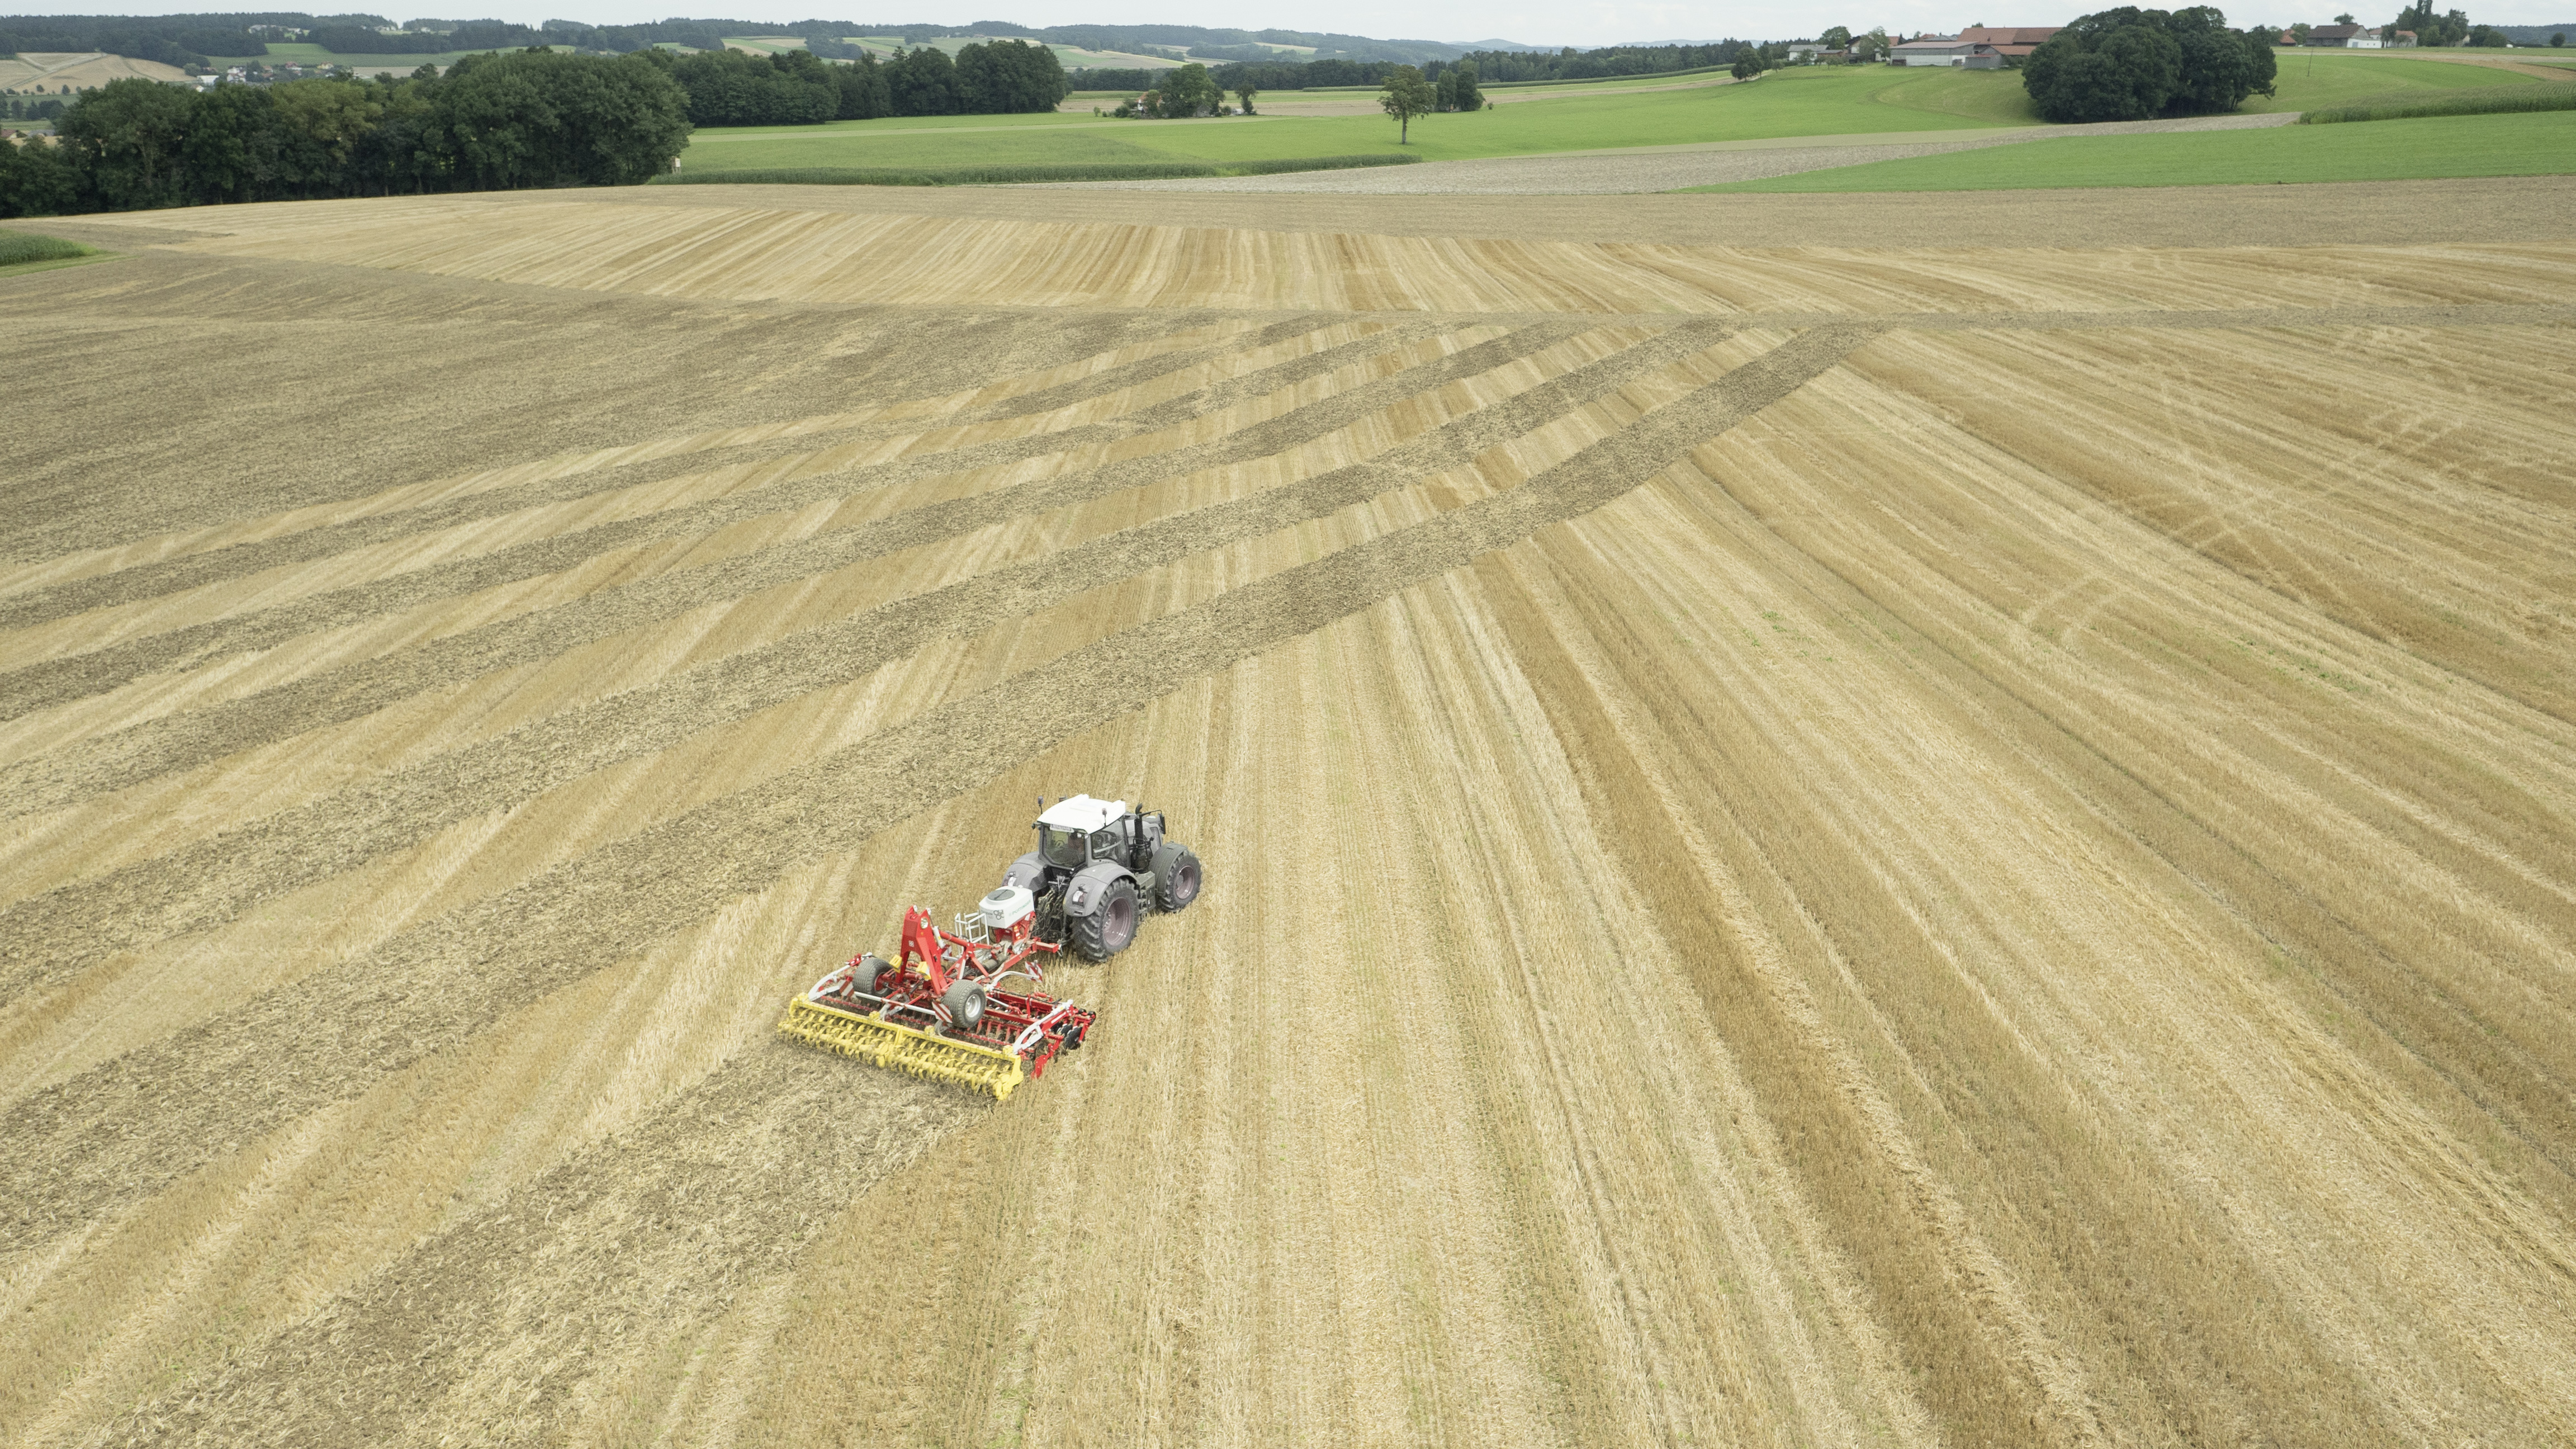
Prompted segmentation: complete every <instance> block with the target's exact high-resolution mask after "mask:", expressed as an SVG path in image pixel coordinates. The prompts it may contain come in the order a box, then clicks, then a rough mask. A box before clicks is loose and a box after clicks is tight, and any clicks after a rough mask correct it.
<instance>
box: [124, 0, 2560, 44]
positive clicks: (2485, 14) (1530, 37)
mask: <svg viewBox="0 0 2576 1449" xmlns="http://www.w3.org/2000/svg"><path fill="white" fill-rule="evenodd" d="M2107 3H2111V0H2082V3H2081V4H2080V6H2077V7H2069V6H2056V7H2052V6H2050V5H2049V4H2048V3H2047V0H1996V3H1989V0H1865V3H1864V0H1852V3H1851V4H1849V5H1848V6H1846V5H1845V3H1844V0H1821V3H1819V0H1802V3H1788V0H1777V3H1764V0H1753V3H1745V4H1728V5H1711V4H1698V5H1692V4H1659V3H1654V0H1584V3H1577V4H1571V5H1543V4H1533V3H1529V0H1493V3H1482V0H1394V3H1385V0H1371V3H1361V0H1291V3H1286V4H1279V5H1276V7H1275V8H1273V7H1271V6H1266V5H1265V6H1252V7H1244V8H1241V9H1237V8H1234V7H1231V6H1229V7H1225V8H1223V9H1220V10H1214V11H1212V10H1211V9H1210V8H1209V7H1208V6H1207V5H1206V4H1205V3H1204V0H1036V3H1023V4H1011V3H1006V0H692V3H691V4H689V5H688V6H686V7H681V6H677V5H674V6H672V7H670V11H672V12H678V11H681V10H683V9H685V12H686V13H689V14H694V15H723V16H726V17H728V18H732V19H741V20H772V21H779V22H786V21H791V20H802V19H805V18H807V17H809V16H823V17H827V18H835V19H837V18H847V19H850V20H853V21H857V22H860V23H863V24H889V25H891V24H903V23H906V22H915V21H917V22H922V23H926V24H954V25H966V24H970V23H972V22H974V21H977V20H1008V21H1013V22H1016V23H1018V24H1021V25H1030V26H1039V25H1078V24H1095V25H1153V24H1162V25H1206V26H1237V27H1241V28H1242V29H1245V30H1263V29H1274V28H1275V29H1280V30H1328V31H1340V32H1342V33H1344V34H1349V35H1372V36H1377V37H1380V38H1383V39H1412V40H1441V41H1449V42H1452V43H1456V42H1463V41H1473V40H1489V39H1503V40H1516V41H1521V42H1524V43H1526V44H1530V45H1577V46H1587V47H1588V46H1596V45H1617V44H1621V43H1624V42H1629V41H1646V40H1715V39H1718V38H1719V37H1721V36H1730V35H1731V36H1740V37H1742V38H1744V39H1747V40H1783V39H1787V38H1789V37H1792V36H1802V35H1814V34H1816V33H1818V32H1820V31H1822V30H1823V29H1825V28H1826V27H1827V26H1831V25H1845V26H1849V27H1850V28H1851V29H1853V30H1856V31H1857V30H1867V29H1869V28H1870V27H1871V26H1872V25H1884V26H1886V27H1887V29H1888V30H1889V31H1890V32H1891V33H1893V32H1899V31H1902V32H1907V33H1911V32H1914V31H1920V30H1938V31H1950V30H1955V29H1957V28H1958V27H1960V26H1962V25H1975V24H1979V23H1981V22H1982V23H1984V24H1987V25H2053V24H2057V23H2059V22H2062V21H2064V20H2066V19H2068V18H2070V17H2072V16H2074V15H2078V14H2082V13H2084V11H2085V10H2091V9H2100V8H2102V7H2103V5H2104V4H2107ZM2220 3H2221V4H2222V5H2224V6H2225V8H2226V10H2227V13H2228V18H2229V19H2230V20H2231V21H2232V22H2234V23H2235V24H2237V25H2253V24H2257V23H2261V24H2271V25H2288V24H2291V23H2292V22H2294V21H2299V20H2307V21H2311V22H2315V23H2318V24H2323V23H2325V22H2326V21H2329V20H2331V19H2333V18H2334V16H2335V15H2336V14H2337V13H2338V12H2339V11H2341V10H2343V9H2344V8H2345V7H2346V6H2353V7H2355V8H2354V9H2353V13H2354V14H2356V15H2359V16H2360V17H2361V18H2362V19H2363V20H2365V21H2370V22H2373V23H2382V24H2384V23H2386V22H2387V21H2388V20H2389V19H2391V18H2393V17H2394V16H2395V14H2396V13H2397V10H2398V9H2399V3H2398V0H2362V3H2357V0H2234V3H2230V0H2220ZM2454 5H2457V6H2459V8H2462V9H2465V10H2467V11H2468V13H2469V16H2470V18H2471V19H2473V20H2479V21H2484V22H2487V23H2489V24H2495V25H2548V24H2555V23H2557V22H2559V21H2567V22H2570V23H2571V25H2576V0H2492V3H2490V0H2440V8H2442V9H2445V10H2447V9H2450V8H2452V7H2453V6H2454ZM106 8H107V7H104V6H102V7H99V9H101V10H105V9H106ZM206 8H207V7H206V6H205V5H204V3H203V0H195V3H191V4H187V5H185V6H182V5H176V4H174V5H171V6H169V7H168V8H167V9H163V8H160V7H155V8H153V9H149V10H138V11H126V12H119V13H128V14H147V15H148V14H155V13H159V14H169V13H174V12H178V11H181V10H189V11H203V10H204V9H206ZM342 8H343V7H337V6H317V7H314V13H316V14H320V13H324V12H325V11H327V10H333V9H342ZM359 8H361V7H360V6H358V5H354V4H353V5H349V6H346V7H345V10H357V9H359ZM370 8H374V7H370ZM375 13H379V14H383V15H385V16H386V17H388V18H389V19H392V20H396V21H402V20H409V19H412V18H414V17H415V16H419V15H441V16H447V17H450V18H469V17H470V18H477V19H479V18H485V17H489V18H492V19H498V20H513V21H518V22H520V23H522V24H528V25H534V24H536V23H538V22H539V21H542V20H547V19H561V20H581V21H587V22H589V23H591V24H593V25H613V24H634V23H636V22H638V21H642V20H649V19H655V18H658V17H659V16H660V15H661V14H663V13H666V12H665V11H662V10H652V11H648V10H647V9H645V8H644V6H643V5H641V4H639V3H637V0H554V3H551V4H550V3H547V0H426V3H424V4H423V5H421V6H420V7H419V8H416V9H381V8H376V9H375Z"/></svg>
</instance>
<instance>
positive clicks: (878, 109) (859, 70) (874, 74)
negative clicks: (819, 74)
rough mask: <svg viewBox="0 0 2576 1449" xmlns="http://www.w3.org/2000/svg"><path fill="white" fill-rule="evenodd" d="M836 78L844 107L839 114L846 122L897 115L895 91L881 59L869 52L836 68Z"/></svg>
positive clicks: (834, 72)
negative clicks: (889, 84)
mask: <svg viewBox="0 0 2576 1449" xmlns="http://www.w3.org/2000/svg"><path fill="white" fill-rule="evenodd" d="M832 79H833V80H834V81H836V82H838V83H839V85H840V88H841V108H840V110H839V111H837V112H836V113H835V114H836V115H838V116H839V118H840V119H842V120H844V121H873V120H875V119H877V118H878V117H880V116H891V115H893V114H894V93H893V92H892V91H890V90H888V89H887V88H886V76H885V69H884V67H882V66H879V65H878V64H877V58H876V57H875V56H873V55H870V54H869V53H867V52H866V51H861V52H859V58H858V59H857V60H854V61H852V62H850V63H849V64H848V65H843V66H835V67H833V72H832Z"/></svg>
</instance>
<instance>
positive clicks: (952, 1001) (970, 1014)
mask: <svg viewBox="0 0 2576 1449" xmlns="http://www.w3.org/2000/svg"><path fill="white" fill-rule="evenodd" d="M939 1004H940V1005H942V1006H944V1007H947V1008H948V1029H949V1030H951V1031H955V1032H971V1031H973V1030H975V1028H977V1027H979V1026H982V1025H983V1024H984V988H983V987H981V986H979V985H977V984H976V983H974V982H972V981H960V982H958V983H956V984H955V985H953V986H951V987H949V988H948V994H947V995H945V996H942V997H941V998H939Z"/></svg>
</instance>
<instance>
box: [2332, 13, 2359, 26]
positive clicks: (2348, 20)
mask: <svg viewBox="0 0 2576 1449" xmlns="http://www.w3.org/2000/svg"><path fill="white" fill-rule="evenodd" d="M2359 23H2360V22H2358V21H2356V20H2354V19H2353V18H2352V17H2351V16H2350V15H2338V16H2336V17H2335V24H2337V25H2356V24H2359Z"/></svg>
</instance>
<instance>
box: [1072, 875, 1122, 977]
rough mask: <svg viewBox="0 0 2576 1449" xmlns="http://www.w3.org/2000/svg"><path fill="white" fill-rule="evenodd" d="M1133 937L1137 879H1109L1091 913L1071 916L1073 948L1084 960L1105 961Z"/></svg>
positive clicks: (1119, 950)
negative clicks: (1105, 889)
mask: <svg viewBox="0 0 2576 1449" xmlns="http://www.w3.org/2000/svg"><path fill="white" fill-rule="evenodd" d="M1135 939H1136V883H1135V882H1134V881H1132V880H1129V879H1127V878H1126V877H1124V876H1121V877H1119V878H1118V879H1116V880H1114V881H1111V882H1110V883H1109V889H1108V891H1107V892H1106V893H1105V894H1103V895H1102V896H1101V897H1100V904H1099V905H1098V906H1097V907H1096V908H1094V909H1093V911H1092V912H1091V914H1090V915H1087V916H1076V917H1074V918H1073V949H1075V950H1076V951H1079V952H1081V953H1082V959H1083V960H1085V961H1106V960H1108V959H1109V958H1110V957H1112V956H1115V955H1117V954H1118V953H1119V952H1121V951H1124V950H1126V949H1127V947H1128V945H1129V943H1131V942H1133V941H1134V940H1135Z"/></svg>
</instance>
